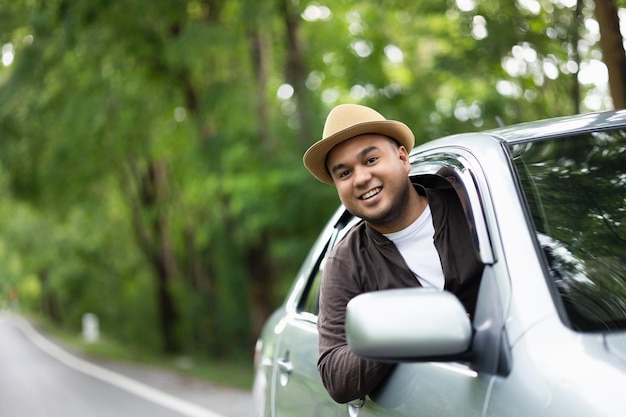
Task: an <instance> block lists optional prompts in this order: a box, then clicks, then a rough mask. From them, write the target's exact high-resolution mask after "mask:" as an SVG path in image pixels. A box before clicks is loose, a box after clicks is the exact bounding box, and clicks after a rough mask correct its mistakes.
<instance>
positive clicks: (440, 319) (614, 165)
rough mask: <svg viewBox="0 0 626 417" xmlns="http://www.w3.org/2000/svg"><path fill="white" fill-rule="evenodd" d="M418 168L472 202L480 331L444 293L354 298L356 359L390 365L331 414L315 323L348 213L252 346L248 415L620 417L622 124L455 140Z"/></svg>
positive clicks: (615, 114)
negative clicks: (324, 276) (326, 271)
mask: <svg viewBox="0 0 626 417" xmlns="http://www.w3.org/2000/svg"><path fill="white" fill-rule="evenodd" d="M411 162H412V167H413V169H412V172H411V174H410V175H411V177H413V179H414V181H417V182H422V183H425V184H427V185H436V184H442V182H441V181H440V179H441V178H442V177H443V178H445V179H447V180H448V181H445V183H447V184H446V186H448V184H449V186H453V187H454V188H455V189H456V190H457V192H458V194H459V196H460V197H461V201H462V202H463V204H464V208H465V211H466V215H467V220H468V223H469V225H470V228H471V230H472V232H473V236H474V242H475V250H476V253H477V255H478V256H479V257H480V259H481V261H482V262H483V263H484V265H485V269H484V275H483V278H482V281H481V288H480V293H479V296H478V305H477V310H476V314H475V316H474V319H473V320H472V322H470V320H469V319H468V318H467V316H466V314H465V311H464V309H463V307H462V306H461V304H460V302H459V301H458V300H457V299H456V297H454V296H453V295H451V294H450V293H447V292H442V291H430V290H425V289H400V290H388V291H377V292H371V293H366V294H362V295H359V296H357V297H355V298H354V299H352V301H350V303H349V304H348V310H347V316H346V333H347V337H348V342H349V344H350V347H351V349H352V350H353V352H355V353H356V354H357V355H360V356H362V357H366V358H373V359H379V360H383V361H392V362H395V363H397V366H396V367H395V370H394V371H393V372H392V374H391V376H390V377H389V378H388V379H387V380H386V381H385V382H384V383H383V384H382V385H381V386H380V387H379V388H378V389H377V390H376V391H375V392H373V393H371V394H370V395H369V396H367V397H366V398H362V399H359V400H356V401H353V402H351V403H348V404H338V403H335V402H334V401H333V400H332V399H331V398H330V397H329V395H328V394H327V393H326V391H325V389H324V387H323V386H322V382H321V379H320V376H319V374H318V371H317V368H316V363H317V354H318V351H317V337H318V336H317V329H316V320H317V311H318V287H319V282H320V277H321V273H322V270H323V268H324V260H325V257H326V256H327V255H328V253H329V252H330V250H332V248H333V246H334V245H335V244H336V243H337V242H338V241H339V240H340V239H342V237H343V236H344V235H345V234H346V232H347V231H348V230H349V229H350V228H351V227H352V226H353V225H354V224H356V223H357V222H358V221H359V219H357V218H354V217H353V216H352V215H351V214H350V213H348V212H347V211H346V210H345V208H343V207H340V208H339V209H338V210H337V212H336V213H335V215H334V216H333V217H332V218H331V219H330V221H329V223H328V225H327V226H326V228H325V229H324V230H323V231H322V233H321V235H320V236H319V238H318V240H317V242H316V243H315V244H314V246H313V248H312V249H311V252H310V254H309V255H308V257H307V258H306V260H305V261H304V264H303V265H302V268H301V270H300V272H299V273H298V275H297V277H296V279H295V282H294V285H293V287H292V289H291V291H290V293H289V295H288V297H287V299H286V300H285V302H284V304H283V305H282V306H281V307H280V308H279V309H278V310H277V311H276V312H275V313H274V314H273V315H272V316H271V317H270V318H269V319H268V321H267V323H266V325H265V327H264V330H263V333H262V335H261V336H260V338H259V340H258V342H257V348H256V365H255V366H256V375H255V381H254V387H253V396H254V408H255V410H254V411H255V415H257V416H265V417H270V416H271V417H287V416H293V417H303V416H325V417H329V416H412V417H417V416H455V417H456V416H532V417H541V416H545V417H555V416H567V417H574V416H584V417H592V416H615V417H624V416H626V111H612V112H602V113H591V114H584V115H577V116H572V117H565V118H557V119H551V120H544V121H537V122H531V123H524V124H519V125H515V126H510V127H505V128H500V129H496V130H491V131H486V132H482V133H468V134H460V135H454V136H450V137H446V138H443V139H439V140H435V141H432V142H429V143H426V144H424V145H421V146H419V147H417V148H416V149H414V151H413V152H411ZM437 186H441V185H437Z"/></svg>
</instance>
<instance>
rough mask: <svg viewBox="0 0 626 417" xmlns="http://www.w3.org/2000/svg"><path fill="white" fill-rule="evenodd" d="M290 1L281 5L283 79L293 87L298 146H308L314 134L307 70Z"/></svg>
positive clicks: (298, 25) (296, 21)
mask: <svg viewBox="0 0 626 417" xmlns="http://www.w3.org/2000/svg"><path fill="white" fill-rule="evenodd" d="M291 4H292V2H291V0H283V1H282V3H281V6H282V13H283V19H284V22H285V29H286V32H287V33H286V36H285V40H286V42H287V45H286V50H287V62H286V68H285V78H286V79H287V81H288V82H289V83H290V84H291V85H292V86H293V89H294V95H295V100H296V112H297V114H298V122H299V126H298V132H299V135H298V136H299V139H300V145H302V146H303V147H306V146H308V144H309V141H310V139H311V136H310V135H311V132H314V131H315V130H314V129H313V122H312V121H311V119H310V117H309V112H308V107H309V106H308V104H307V103H308V96H309V94H308V89H307V88H306V78H307V70H306V64H305V60H304V50H303V47H302V42H301V41H300V35H299V33H298V29H299V27H300V20H301V18H300V13H299V12H294V11H293V10H292V7H293V6H292V5H291Z"/></svg>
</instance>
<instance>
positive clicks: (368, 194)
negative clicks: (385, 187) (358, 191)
mask: <svg viewBox="0 0 626 417" xmlns="http://www.w3.org/2000/svg"><path fill="white" fill-rule="evenodd" d="M379 192H380V187H379V188H375V189H373V190H372V191H370V192H368V193H365V194H363V195H362V196H361V198H362V199H363V200H367V199H368V198H371V197H374V196H375V195H376V194H378V193H379Z"/></svg>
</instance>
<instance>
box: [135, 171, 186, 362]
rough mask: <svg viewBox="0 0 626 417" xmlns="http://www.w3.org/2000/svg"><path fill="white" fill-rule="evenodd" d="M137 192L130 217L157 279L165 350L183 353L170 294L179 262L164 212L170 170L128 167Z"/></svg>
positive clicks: (142, 249) (174, 306) (158, 305)
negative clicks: (176, 260)
mask: <svg viewBox="0 0 626 417" xmlns="http://www.w3.org/2000/svg"><path fill="white" fill-rule="evenodd" d="M129 168H130V174H131V178H132V179H133V181H132V182H133V185H134V191H130V190H128V189H127V195H128V196H129V199H130V201H131V216H132V222H133V227H134V230H135V237H136V239H137V242H138V245H139V248H140V249H141V251H142V252H143V254H144V255H145V257H146V259H147V260H148V262H149V264H150V266H151V267H152V270H153V271H154V273H155V278H156V291H157V294H156V297H157V308H158V317H159V324H160V327H161V335H162V337H163V349H164V350H165V351H166V352H168V353H175V352H177V351H179V350H180V344H179V341H178V338H177V337H176V327H177V325H178V319H179V315H178V310H177V308H176V303H175V300H174V297H173V295H172V293H171V282H172V281H173V280H174V277H175V275H176V262H175V257H174V251H173V249H172V246H171V239H170V235H169V233H170V231H169V223H168V221H167V214H166V213H165V210H164V207H163V206H164V200H165V197H166V194H167V170H166V167H165V164H164V163H162V162H154V161H150V162H148V164H147V167H146V168H145V169H141V168H138V167H137V166H136V164H133V163H132V161H131V163H130V164H129Z"/></svg>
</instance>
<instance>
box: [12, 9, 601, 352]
mask: <svg viewBox="0 0 626 417" xmlns="http://www.w3.org/2000/svg"><path fill="white" fill-rule="evenodd" d="M1 3H2V7H0V23H1V24H0V27H1V28H2V29H1V30H0V39H1V41H2V42H1V43H2V44H3V45H4V49H3V52H2V53H3V55H2V56H3V58H7V59H8V57H9V55H8V54H13V55H12V56H14V60H12V62H10V63H8V64H6V65H4V66H0V132H2V138H1V140H0V193H1V195H2V197H3V202H4V204H3V207H2V208H0V212H1V214H2V220H0V274H2V275H1V277H0V300H4V302H5V303H8V302H9V298H10V297H9V295H8V294H9V293H11V294H13V293H12V291H13V289H15V290H17V293H18V294H19V301H20V303H21V304H22V307H23V308H26V309H32V310H39V311H42V312H43V313H44V314H46V315H48V316H50V317H51V318H52V319H54V320H56V321H57V322H58V323H60V324H62V325H65V326H68V327H72V328H75V327H76V326H77V325H78V323H79V321H80V318H81V316H82V314H83V313H85V312H88V311H89V312H95V313H96V314H98V315H99V317H100V320H101V323H102V326H103V328H104V329H106V332H107V333H108V335H109V337H111V338H113V339H117V340H119V341H122V342H127V343H136V344H142V345H144V347H150V346H151V347H153V348H154V349H161V348H168V346H169V347H173V346H178V347H179V349H180V350H184V351H188V352H196V353H197V352H202V353H203V354H205V355H215V356H227V355H235V354H237V352H234V351H236V350H237V349H240V350H241V351H243V352H246V353H250V352H251V346H252V343H253V341H254V338H255V337H256V336H257V334H258V330H259V328H258V323H260V322H261V321H262V319H263V318H264V315H267V314H268V313H269V311H271V309H272V308H274V307H275V306H276V305H277V304H278V303H279V302H280V301H281V300H282V297H283V296H284V293H285V290H286V288H288V287H289V285H290V283H291V279H292V278H293V276H294V274H295V273H296V272H297V270H298V267H299V264H300V262H301V260H302V259H303V258H304V256H305V254H306V252H307V251H308V248H309V246H310V244H311V243H312V242H313V241H314V239H315V237H316V235H317V233H318V231H319V230H320V228H321V226H322V225H323V224H324V223H325V222H326V219H327V218H328V216H329V215H330V213H332V212H333V211H334V210H335V208H336V206H337V205H338V199H337V197H336V194H335V191H334V189H333V187H329V186H327V185H324V184H321V183H318V182H317V181H315V180H314V179H312V178H311V176H310V175H309V174H308V172H306V170H305V169H304V168H303V166H302V163H301V156H302V153H303V151H304V150H305V149H306V147H307V146H308V145H309V144H311V143H312V142H314V141H315V140H317V139H318V138H319V137H320V136H321V131H322V125H323V122H324V119H325V116H326V114H327V111H328V110H329V109H330V108H331V107H332V106H334V105H335V104H338V103H341V102H360V103H364V104H368V105H371V106H373V107H375V108H377V109H378V110H379V111H381V112H382V113H383V114H385V115H386V116H387V117H388V118H392V119H397V120H403V121H405V122H406V123H407V124H408V125H409V126H410V127H411V128H413V130H414V131H415V134H416V138H417V142H418V143H421V142H426V141H428V140H430V139H433V138H435V137H438V136H441V135H443V134H448V133H456V132H459V131H467V130H476V129H479V128H487V127H492V126H495V124H496V120H497V119H498V118H499V119H501V120H503V121H504V122H505V123H514V122H517V121H523V120H528V119H534V118H539V117H549V116H555V115H560V114H563V113H571V112H574V111H575V109H576V108H577V106H578V105H579V104H580V103H579V102H580V101H582V100H583V99H584V94H585V93H586V92H588V91H591V90H592V89H593V86H583V87H580V86H579V87H580V88H581V91H582V93H583V94H582V95H581V96H580V97H581V98H578V97H577V96H576V95H575V94H574V93H573V91H575V89H574V87H575V86H576V83H575V78H576V74H575V72H569V73H565V72H563V70H562V69H563V68H566V67H567V65H566V64H567V62H568V60H571V59H572V50H573V49H572V48H573V46H572V42H573V39H574V37H573V34H574V33H579V34H580V35H581V36H583V37H584V36H586V35H588V34H587V33H586V32H587V29H584V27H583V26H579V25H577V24H576V19H575V18H576V16H575V15H574V10H572V9H570V8H565V7H562V6H559V5H558V4H556V3H555V4H553V3H552V2H549V1H547V0H546V1H542V2H541V5H542V9H541V10H539V11H532V12H531V11H529V10H527V9H525V8H523V7H522V6H521V5H520V3H515V2H475V7H474V8H473V9H471V10H465V11H463V10H460V9H459V6H458V5H457V2H454V1H448V2H441V1H434V0H421V1H418V2H414V1H405V0H394V1H384V2H382V3H381V2H374V1H355V0H343V1H335V2H326V1H318V2H304V1H290V0H275V1H263V2H260V1H257V0H222V1H204V0H185V1H179V2H150V1H146V0H130V1H124V2H122V1H118V0H107V1H104V0H75V1H71V2H70V1H61V0H58V1H46V2H43V1H37V0H14V1H11V2H9V1H7V0H3V1H2V2H1ZM590 9H591V5H590V4H586V5H585V8H584V10H583V12H584V14H585V16H586V17H588V18H590V17H592V15H591V12H590ZM481 22H482V23H481ZM481 25H484V27H485V28H486V29H487V34H486V35H481V34H480V33H478V32H477V31H479V30H480V29H481V27H482V26H481ZM596 41H597V39H595V38H593V37H592V38H590V40H589V41H588V42H587V41H586V42H587V43H586V44H585V45H586V48H587V49H586V54H585V56H583V57H582V58H581V59H590V57H593V56H595V55H597V46H596ZM515 47H519V48H522V49H523V50H524V51H526V52H530V53H531V55H532V52H534V53H535V56H536V60H535V61H532V60H529V59H527V60H526V61H524V59H520V58H515V57H514V51H517V49H514V48H515ZM507 59H511V60H512V61H511V62H515V63H516V65H520V66H524V68H526V69H528V71H526V72H519V73H512V72H511V71H510V70H509V71H507V70H506V65H505V64H504V63H505V62H507ZM547 61H549V63H554V65H555V67H557V68H560V72H559V73H558V76H557V77H552V78H549V77H547V76H546V74H545V73H544V71H543V70H542V64H543V63H545V62H547ZM7 62H8V61H7ZM299 80H301V81H303V84H304V85H305V87H301V86H299V85H298V84H297V83H298V82H299ZM288 82H292V83H295V84H294V85H292V87H293V88H294V91H293V94H291V95H281V96H279V95H277V91H278V89H279V87H280V86H281V85H283V84H286V83H288ZM503 82H504V83H505V85H508V86H509V90H506V91H508V92H506V91H505V90H503V89H502V88H500V89H499V88H498V86H499V84H501V83H503ZM503 91H504V92H503ZM162 296H165V297H166V298H167V297H169V298H170V301H171V302H172V308H171V309H170V310H168V309H167V306H166V304H164V302H163V300H162V298H161V297H162ZM11 297H13V295H12V296H11ZM259 315H260V316H261V317H260V319H259ZM138 335H139V337H138ZM172 338H174V339H176V340H174V341H173V340H171V339H172ZM172 342H174V343H172ZM235 347H237V348H235Z"/></svg>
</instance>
